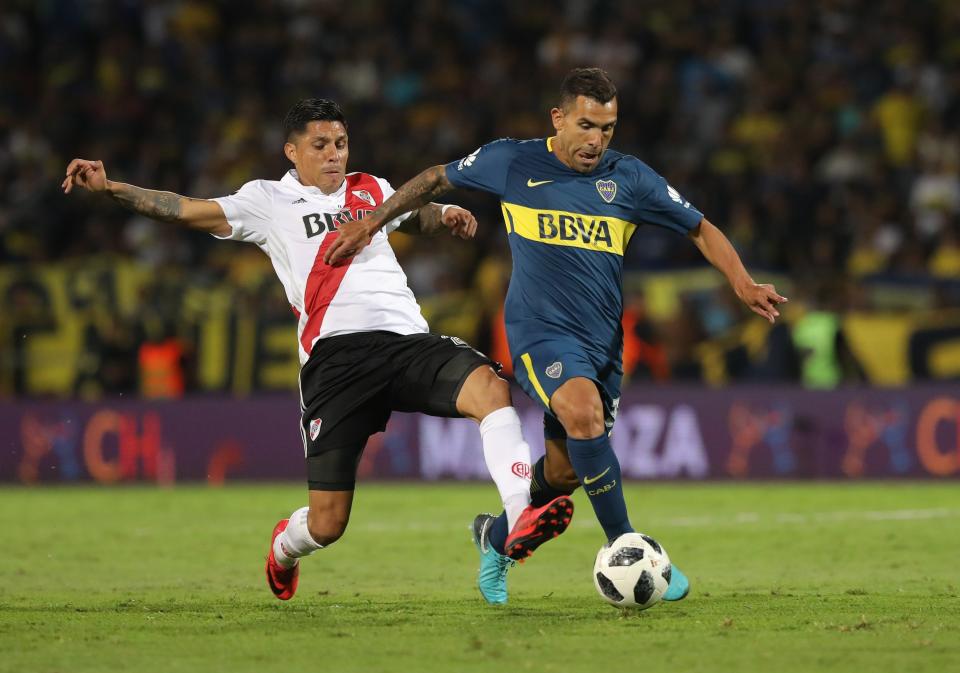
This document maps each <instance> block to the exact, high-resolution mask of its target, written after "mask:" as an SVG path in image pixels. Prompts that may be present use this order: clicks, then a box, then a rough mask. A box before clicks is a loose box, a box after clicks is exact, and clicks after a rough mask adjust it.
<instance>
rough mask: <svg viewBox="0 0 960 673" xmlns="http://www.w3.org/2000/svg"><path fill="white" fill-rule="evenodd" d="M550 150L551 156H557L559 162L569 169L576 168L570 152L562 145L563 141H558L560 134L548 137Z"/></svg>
mask: <svg viewBox="0 0 960 673" xmlns="http://www.w3.org/2000/svg"><path fill="white" fill-rule="evenodd" d="M550 151H551V152H553V156H555V157H556V158H557V161H559V162H560V163H561V164H563V165H564V166H566V167H567V168H569V169H571V170H574V171H575V170H577V169H576V168H574V165H573V157H572V155H571V153H570V152H568V151H567V149H566V148H565V147H564V146H563V143H561V142H560V136H553V137H552V138H550Z"/></svg>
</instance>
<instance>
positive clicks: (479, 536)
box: [470, 514, 516, 605]
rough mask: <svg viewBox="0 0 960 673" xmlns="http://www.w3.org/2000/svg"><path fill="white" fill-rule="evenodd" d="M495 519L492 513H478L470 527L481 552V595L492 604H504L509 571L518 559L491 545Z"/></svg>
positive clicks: (478, 582) (478, 583) (479, 583)
mask: <svg viewBox="0 0 960 673" xmlns="http://www.w3.org/2000/svg"><path fill="white" fill-rule="evenodd" d="M494 519H496V517H495V516H493V515H492V514H478V515H477V518H476V519H474V520H473V526H471V527H470V529H471V532H472V533H473V544H475V545H476V546H477V551H479V552H480V574H479V576H478V577H477V587H479V588H480V595H481V596H483V598H484V600H485V601H487V603H490V604H491V605H502V604H503V603H506V602H507V571H508V570H510V568H511V567H512V566H514V565H516V561H514V560H513V559H511V558H510V557H509V556H504V555H503V554H499V553H497V550H496V549H494V548H493V547H491V546H490V526H491V525H492V524H493V521H494Z"/></svg>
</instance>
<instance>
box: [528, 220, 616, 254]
mask: <svg viewBox="0 0 960 673" xmlns="http://www.w3.org/2000/svg"><path fill="white" fill-rule="evenodd" d="M537 224H538V225H539V234H540V238H541V239H543V240H551V239H553V240H560V241H577V240H579V241H580V242H582V243H586V244H589V245H594V246H596V245H603V246H605V247H607V248H613V238H612V237H611V236H610V224H609V223H608V222H607V221H606V220H600V219H596V218H592V219H587V218H583V217H581V216H579V215H576V216H575V215H562V214H561V215H558V216H556V217H554V215H553V213H537Z"/></svg>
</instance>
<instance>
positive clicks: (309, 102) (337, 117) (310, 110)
mask: <svg viewBox="0 0 960 673" xmlns="http://www.w3.org/2000/svg"><path fill="white" fill-rule="evenodd" d="M310 122H340V123H341V124H343V126H344V128H346V126H347V120H346V119H345V118H344V116H343V110H341V109H340V106H339V105H337V104H336V102H334V101H332V100H329V99H326V98H304V99H303V100H301V101H298V102H297V104H296V105H294V106H293V107H292V108H290V111H289V112H287V116H286V117H284V118H283V134H284V136H286V138H287V140H289V139H290V136H292V135H293V134H294V133H303V132H304V131H306V130H307V124H309V123H310Z"/></svg>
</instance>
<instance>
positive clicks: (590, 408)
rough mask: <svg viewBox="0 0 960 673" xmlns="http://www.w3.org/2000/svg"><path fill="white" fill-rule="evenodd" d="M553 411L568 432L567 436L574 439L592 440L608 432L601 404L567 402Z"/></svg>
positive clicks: (555, 407)
mask: <svg viewBox="0 0 960 673" xmlns="http://www.w3.org/2000/svg"><path fill="white" fill-rule="evenodd" d="M553 411H554V413H555V414H556V415H557V418H558V419H559V421H560V423H561V424H562V425H563V428H564V430H566V431H567V436H568V437H571V438H573V439H590V438H592V437H599V436H600V435H602V434H604V432H606V426H605V425H604V422H603V407H602V406H601V405H599V404H596V405H593V404H583V405H579V404H575V403H573V404H571V403H569V402H567V403H561V404H559V405H554V409H553Z"/></svg>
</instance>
